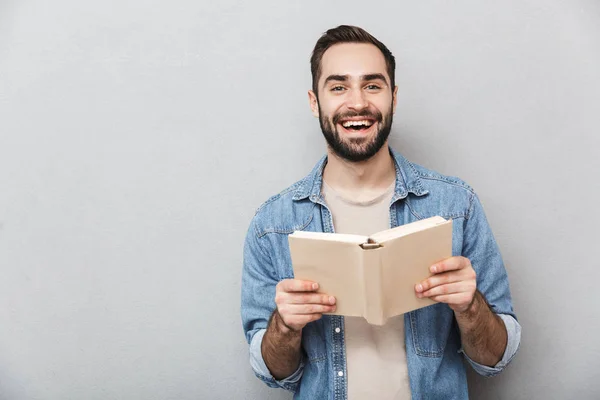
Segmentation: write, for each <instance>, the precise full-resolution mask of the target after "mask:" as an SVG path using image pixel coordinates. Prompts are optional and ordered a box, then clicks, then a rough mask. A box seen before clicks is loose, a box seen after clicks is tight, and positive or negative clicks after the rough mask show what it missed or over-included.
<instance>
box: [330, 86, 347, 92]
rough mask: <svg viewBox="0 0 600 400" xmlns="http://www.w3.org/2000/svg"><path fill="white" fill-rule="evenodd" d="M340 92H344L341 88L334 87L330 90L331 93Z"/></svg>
mask: <svg viewBox="0 0 600 400" xmlns="http://www.w3.org/2000/svg"><path fill="white" fill-rule="evenodd" d="M342 90H344V87H343V86H334V87H332V88H331V91H332V92H340V91H342Z"/></svg>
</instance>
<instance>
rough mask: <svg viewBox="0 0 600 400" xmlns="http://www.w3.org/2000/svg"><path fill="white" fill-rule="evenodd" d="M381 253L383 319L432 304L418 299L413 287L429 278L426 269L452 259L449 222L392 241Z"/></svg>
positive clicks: (425, 299)
mask: <svg viewBox="0 0 600 400" xmlns="http://www.w3.org/2000/svg"><path fill="white" fill-rule="evenodd" d="M381 250H382V251H381V257H382V270H383V271H382V282H383V290H382V291H383V296H384V299H383V304H384V306H383V307H384V314H385V317H386V318H388V317H392V316H395V315H399V314H404V313H406V312H409V311H412V310H415V309H417V308H421V307H425V306H428V305H431V304H435V301H433V300H430V299H428V298H422V299H419V298H418V297H417V296H416V293H415V285H416V284H417V283H419V282H420V281H422V280H424V279H426V278H428V277H429V276H431V273H430V272H429V267H431V266H432V265H433V264H435V263H436V262H439V261H442V260H444V259H446V258H449V257H451V256H452V220H449V221H446V222H445V223H443V224H440V225H437V226H434V227H431V228H429V229H425V230H421V231H417V232H414V233H412V234H409V235H406V236H403V237H399V238H396V239H392V240H390V241H388V242H387V243H386V244H385V245H384V246H383V247H382V248H381Z"/></svg>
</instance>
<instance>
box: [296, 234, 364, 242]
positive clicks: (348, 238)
mask: <svg viewBox="0 0 600 400" xmlns="http://www.w3.org/2000/svg"><path fill="white" fill-rule="evenodd" d="M290 236H294V237H299V238H304V239H316V240H332V241H336V242H347V243H355V244H362V243H366V242H367V240H368V239H369V238H368V237H367V236H362V235H353V234H349V233H326V232H308V231H294V233H292V234H291V235H290Z"/></svg>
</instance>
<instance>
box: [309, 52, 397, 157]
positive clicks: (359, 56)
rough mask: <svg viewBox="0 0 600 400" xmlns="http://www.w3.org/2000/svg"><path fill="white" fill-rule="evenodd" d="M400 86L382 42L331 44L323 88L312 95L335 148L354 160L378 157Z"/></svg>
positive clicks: (324, 65) (325, 60) (320, 85)
mask: <svg viewBox="0 0 600 400" xmlns="http://www.w3.org/2000/svg"><path fill="white" fill-rule="evenodd" d="M396 91H397V88H394V90H393V92H392V89H391V88H390V77H389V76H388V74H387V68H386V63H385V58H384V57H383V54H382V53H381V51H380V50H379V49H378V48H377V47H375V46H374V45H372V44H365V43H343V44H337V45H334V46H332V47H330V48H329V49H328V50H327V51H326V52H325V54H323V58H322V60H321V76H320V77H319V82H318V93H317V94H315V93H314V92H313V91H310V92H309V100H310V104H311V108H312V110H313V114H314V115H315V116H317V117H319V122H320V124H321V130H322V131H323V135H324V136H325V139H326V140H327V143H328V144H329V147H330V148H331V150H332V151H333V152H334V153H335V154H336V155H338V156H339V157H341V158H343V159H346V160H348V161H353V162H359V161H364V160H368V159H369V158H371V157H372V156H374V155H375V154H376V153H377V152H378V151H379V150H380V149H381V148H382V146H383V145H384V144H385V143H386V142H387V138H388V136H389V134H390V130H391V127H392V115H393V113H394V111H395V109H396Z"/></svg>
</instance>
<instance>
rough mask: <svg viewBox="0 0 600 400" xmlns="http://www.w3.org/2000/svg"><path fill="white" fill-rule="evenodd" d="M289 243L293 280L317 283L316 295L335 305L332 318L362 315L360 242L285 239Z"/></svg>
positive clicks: (302, 238) (361, 250)
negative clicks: (329, 296)
mask: <svg viewBox="0 0 600 400" xmlns="http://www.w3.org/2000/svg"><path fill="white" fill-rule="evenodd" d="M330 235H333V234H330ZM335 235H339V234H335ZM347 236H356V235H347ZM362 239H365V238H362ZM288 242H289V245H290V254H291V257H292V265H293V268H294V278H296V279H302V280H309V281H314V282H317V283H318V284H319V290H318V292H319V293H324V294H328V295H331V296H334V297H335V298H336V305H337V309H336V311H335V313H334V314H336V315H348V316H357V317H358V316H362V315H363V311H364V296H363V282H362V280H363V276H362V268H361V264H362V255H361V252H363V251H364V250H363V249H362V248H361V247H360V245H359V243H362V242H363V240H361V241H358V239H356V240H355V242H354V243H352V242H343V241H336V240H318V239H315V238H307V237H302V235H293V234H292V235H289V236H288Z"/></svg>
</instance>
